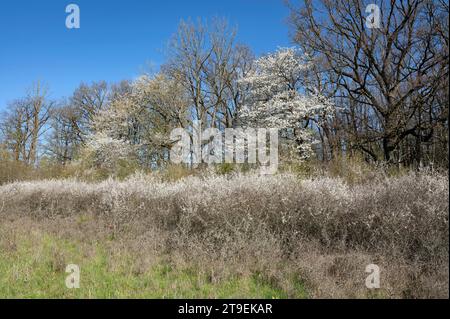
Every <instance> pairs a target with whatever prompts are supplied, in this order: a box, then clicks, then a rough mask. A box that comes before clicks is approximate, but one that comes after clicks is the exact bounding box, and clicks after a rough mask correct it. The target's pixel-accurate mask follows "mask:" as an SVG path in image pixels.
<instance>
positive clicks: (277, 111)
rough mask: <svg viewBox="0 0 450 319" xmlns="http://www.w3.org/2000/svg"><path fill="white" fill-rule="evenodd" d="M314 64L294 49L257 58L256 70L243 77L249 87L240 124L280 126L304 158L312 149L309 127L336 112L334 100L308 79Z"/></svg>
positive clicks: (282, 50)
mask: <svg viewBox="0 0 450 319" xmlns="http://www.w3.org/2000/svg"><path fill="white" fill-rule="evenodd" d="M312 63H313V61H312V60H311V59H310V58H309V57H308V55H305V54H302V53H301V52H300V51H299V50H297V49H295V48H286V49H279V50H278V51H277V52H275V53H272V54H268V55H266V56H263V57H261V58H259V59H258V60H256V62H255V64H254V68H253V70H252V71H251V72H250V73H249V74H248V75H247V76H245V77H243V78H241V80H240V83H241V85H244V86H246V87H247V88H248V90H249V97H248V99H247V103H246V104H245V105H244V107H243V109H242V110H241V112H240V113H239V119H240V121H241V122H240V123H241V124H242V125H244V126H253V127H269V128H279V129H281V130H282V134H283V135H284V137H285V138H287V139H288V140H292V141H294V143H295V146H296V148H297V151H298V153H299V155H300V156H301V157H302V158H306V157H309V156H310V154H311V151H312V149H311V143H312V142H313V134H312V132H311V130H308V129H307V128H308V127H311V125H312V124H313V123H315V124H320V120H321V119H322V118H324V117H325V116H329V115H332V114H333V106H332V104H331V102H330V101H329V100H328V99H326V98H325V97H324V96H322V95H321V94H320V93H318V92H317V90H315V88H313V87H310V86H308V83H307V82H306V81H305V80H306V72H307V71H308V70H309V69H310V68H311V65H312Z"/></svg>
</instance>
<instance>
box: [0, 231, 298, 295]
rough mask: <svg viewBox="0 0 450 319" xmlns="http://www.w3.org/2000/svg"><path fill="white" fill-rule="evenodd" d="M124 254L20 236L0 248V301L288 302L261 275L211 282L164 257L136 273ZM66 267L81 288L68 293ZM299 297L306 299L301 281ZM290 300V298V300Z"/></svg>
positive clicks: (44, 237) (96, 245)
mask: <svg viewBox="0 0 450 319" xmlns="http://www.w3.org/2000/svg"><path fill="white" fill-rule="evenodd" d="M134 262H135V261H134V259H133V257H132V256H131V255H128V254H114V255H112V254H111V253H108V249H106V248H105V246H104V245H102V244H99V243H92V244H89V245H88V246H86V244H84V245H81V244H78V243H76V242H69V241H67V240H62V239H57V238H55V237H52V236H49V235H40V236H33V235H30V236H27V237H26V238H20V239H19V240H18V241H17V240H16V243H15V244H14V247H13V248H10V249H4V248H1V246H0V298H287V297H288V295H287V293H286V292H284V291H283V290H282V289H280V288H277V287H276V285H274V284H272V283H271V282H270V280H267V279H264V276H261V275H260V274H257V273H256V274H252V275H247V276H244V275H231V276H229V277H228V278H223V279H221V280H218V281H215V282H212V281H211V280H210V279H209V278H208V276H207V275H206V274H204V273H201V272H199V271H197V270H196V269H195V267H193V266H192V267H183V268H176V267H175V266H172V265H170V264H169V263H167V262H164V261H163V259H161V260H159V261H156V262H155V263H154V264H153V265H152V266H149V267H148V269H145V270H144V271H136V267H134ZM67 264H77V265H78V266H79V267H80V288H78V289H68V288H67V287H66V286H65V279H66V277H67V276H68V275H69V274H68V273H66V272H65V268H66V265H67ZM294 286H295V290H296V292H295V294H296V295H297V296H296V297H298V298H303V297H306V292H305V290H304V287H303V285H302V284H301V282H300V281H295V282H294ZM291 297H292V296H291Z"/></svg>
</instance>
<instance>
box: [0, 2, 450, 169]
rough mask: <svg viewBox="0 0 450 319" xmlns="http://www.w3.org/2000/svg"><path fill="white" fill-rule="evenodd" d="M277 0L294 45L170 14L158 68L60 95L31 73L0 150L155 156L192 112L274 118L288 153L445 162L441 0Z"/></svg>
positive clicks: (119, 163) (136, 160) (102, 157)
mask: <svg viewBox="0 0 450 319" xmlns="http://www.w3.org/2000/svg"><path fill="white" fill-rule="evenodd" d="M289 6H290V10H291V16H290V20H289V25H290V29H291V35H292V39H293V41H294V42H295V44H296V48H287V49H280V50H278V51H277V52H274V53H270V54H268V55H266V56H263V57H259V58H257V57H255V56H254V54H253V53H252V51H251V49H250V48H249V47H248V46H245V45H243V44H240V43H238V42H237V41H236V30H235V29H234V28H232V27H230V26H229V25H228V24H227V22H226V21H224V20H219V19H216V20H213V21H210V22H209V23H204V22H202V21H197V22H192V21H187V22H184V21H182V22H181V23H180V25H179V28H178V32H177V33H176V34H175V35H174V36H173V38H172V39H171V41H170V45H169V47H168V59H167V61H166V63H164V64H163V65H162V66H161V68H160V70H159V71H158V72H157V73H154V74H150V75H143V76H141V77H140V78H139V79H136V80H133V81H122V82H120V83H114V84H108V83H106V82H104V81H101V82H96V83H91V84H81V85H80V86H79V87H78V88H77V89H76V90H75V92H74V93H73V95H72V96H70V97H68V98H67V99H64V100H61V101H52V100H50V99H49V98H48V95H47V92H48V91H47V89H48V88H46V87H45V86H44V85H42V83H36V84H35V85H33V87H32V88H31V89H30V90H29V92H28V93H27V95H26V96H25V97H24V98H21V99H18V100H15V101H12V102H11V103H10V104H9V105H7V106H6V108H5V109H6V111H5V112H4V113H3V114H2V116H1V118H0V132H1V133H0V134H1V135H0V151H1V152H0V157H1V159H2V162H6V161H11V162H16V163H23V164H24V165H26V166H36V165H42V163H49V162H51V163H55V164H58V165H60V166H69V165H73V164H74V163H77V165H80V167H81V168H82V169H83V170H96V169H102V170H104V171H105V172H106V173H108V174H109V173H112V172H116V171H117V170H120V169H130V170H133V169H135V168H144V169H154V168H160V167H164V166H166V165H167V164H168V163H170V158H169V150H170V148H171V146H172V145H173V143H174V142H175V141H173V140H171V139H170V138H169V136H170V132H171V131H172V130H173V129H174V128H179V127H181V128H185V129H186V130H188V131H189V130H190V131H192V127H193V123H194V121H201V122H202V127H203V129H206V128H213V129H217V130H219V131H223V129H225V128H229V127H238V126H243V127H245V126H250V125H259V126H260V127H261V126H265V127H270V126H276V127H279V128H281V130H280V136H281V138H282V140H281V141H282V147H281V152H282V155H281V158H282V159H283V160H287V161H291V162H292V161H293V162H296V161H298V162H299V161H305V160H308V159H312V158H314V159H316V160H319V161H323V162H328V161H332V160H333V159H336V158H349V157H358V158H363V160H364V161H366V162H368V163H385V164H388V165H390V166H398V167H412V168H415V167H420V166H428V165H432V166H439V167H448V103H449V100H448V97H449V96H448V88H449V78H448V43H449V42H448V9H449V8H448V4H447V3H446V2H445V1H428V0H427V1H425V0H410V1H383V2H381V3H380V12H381V15H380V18H381V21H380V28H368V27H367V26H366V13H365V6H364V5H363V4H362V3H361V1H357V0H351V1H347V0H345V1H344V0H340V1H332V2H331V1H323V2H321V3H319V2H316V1H309V0H307V1H304V2H303V3H302V4H300V5H297V4H290V5H289ZM21 165H22V164H21Z"/></svg>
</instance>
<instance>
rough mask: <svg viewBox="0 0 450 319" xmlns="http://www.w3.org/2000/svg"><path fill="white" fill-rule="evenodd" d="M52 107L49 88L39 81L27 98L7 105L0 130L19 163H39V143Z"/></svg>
mask: <svg viewBox="0 0 450 319" xmlns="http://www.w3.org/2000/svg"><path fill="white" fill-rule="evenodd" d="M53 105H54V103H53V102H51V101H48V100H47V89H46V88H45V87H43V86H42V85H41V83H40V82H37V83H35V84H34V85H33V86H32V88H31V89H30V91H29V93H28V95H27V96H26V97H25V98H23V99H19V100H16V101H14V102H13V103H11V104H10V105H9V106H8V110H7V112H6V114H5V116H4V117H3V121H2V123H1V125H0V127H1V130H2V133H3V136H4V139H5V143H6V144H7V145H8V147H9V149H10V150H11V151H12V153H13V156H14V159H15V160H16V161H19V160H21V161H23V162H25V163H27V164H30V165H34V164H36V161H37V157H38V144H39V141H40V138H41V137H42V135H43V134H44V133H45V131H46V129H47V124H48V123H47V122H48V120H49V118H50V112H51V110H52V108H53Z"/></svg>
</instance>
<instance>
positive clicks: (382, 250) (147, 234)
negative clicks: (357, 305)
mask: <svg viewBox="0 0 450 319" xmlns="http://www.w3.org/2000/svg"><path fill="white" fill-rule="evenodd" d="M448 191H449V184H448V176H446V175H439V174H429V173H409V174H408V175H405V176H400V177H396V178H393V177H391V178H388V177H385V176H379V177H377V178H374V179H372V180H371V181H369V182H365V183H362V184H355V185H350V184H347V183H345V182H344V181H343V180H341V179H338V178H327V177H318V178H315V179H306V180H299V179H298V178H297V177H296V176H295V175H291V174H278V175H270V176H259V175H254V174H247V175H239V174H237V175H234V176H233V177H229V176H217V175H214V174H212V175H210V176H201V177H192V176H190V177H186V178H183V179H181V180H178V181H176V182H166V181H163V180H162V179H161V178H160V177H158V176H157V175H156V176H155V175H144V174H137V175H135V176H133V177H131V178H129V179H127V180H124V181H117V180H114V179H108V180H106V181H103V182H100V183H85V182H79V181H76V180H48V181H36V182H17V183H12V184H7V185H3V186H0V222H1V221H3V220H6V219H8V220H10V219H16V218H32V219H33V220H34V221H35V222H36V223H38V222H39V223H42V222H45V221H47V222H49V223H50V222H51V223H55V222H57V221H58V220H60V221H61V222H62V221H70V220H78V219H77V216H84V215H85V214H87V213H89V214H91V215H92V217H91V218H92V227H93V228H94V230H95V233H96V234H102V233H105V232H106V233H107V234H109V233H111V232H112V234H113V235H114V236H122V237H120V238H122V239H125V238H129V239H130V240H133V241H137V242H139V243H142V242H144V243H146V244H145V245H152V247H153V246H155V247H157V248H155V249H157V250H158V251H159V253H161V254H168V253H170V254H174V253H177V254H182V256H185V258H188V259H189V260H192V259H193V256H195V258H194V260H197V259H198V260H200V261H201V263H203V264H205V263H206V262H213V261H214V260H215V261H217V260H223V262H226V263H227V265H228V264H231V263H233V262H236V263H243V262H244V260H247V261H246V262H248V265H249V266H246V267H253V268H252V269H254V267H255V265H257V267H258V269H263V270H264V271H269V273H270V274H271V276H275V277H280V276H281V274H282V273H283V272H282V271H281V270H280V269H279V268H276V265H278V264H279V265H283V267H284V268H283V269H286V267H288V268H289V272H288V274H290V276H291V275H295V274H296V273H298V272H301V277H302V279H303V280H305V282H306V283H307V284H308V285H309V286H308V287H309V288H310V289H311V291H313V292H314V294H315V295H316V296H322V297H323V296H325V297H329V296H333V297H352V296H355V295H356V296H365V294H366V293H367V291H366V290H364V289H365V286H364V277H361V276H364V275H365V273H364V269H365V268H364V267H365V265H367V264H369V263H373V262H376V263H377V264H379V265H380V267H382V268H383V270H382V271H383V285H384V286H383V287H384V288H383V289H384V290H383V294H385V296H391V297H405V296H409V297H430V296H435V297H436V296H437V297H439V296H440V297H445V296H446V295H447V296H448V250H449V237H448V236H449V228H448V221H449V219H448V217H449V216H448V214H449V213H448V206H449V193H448ZM70 225H71V226H68V227H67V229H68V230H72V229H74V230H73V231H75V230H77V229H79V231H80V232H81V233H82V234H83V236H85V232H86V231H89V229H85V228H80V227H81V226H80V225H79V224H75V225H72V224H70ZM91 231H92V230H91ZM141 249H145V247H142V248H141ZM215 261H214V262H215ZM240 265H241V266H240V267H243V266H242V264H240ZM251 265H253V266H251ZM265 267H267V268H265ZM271 269H273V271H271ZM277 269H278V271H277ZM283 278H284V277H282V278H280V280H281V281H283V280H284V279H283ZM411 287H413V288H411ZM411 289H412V290H411Z"/></svg>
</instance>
